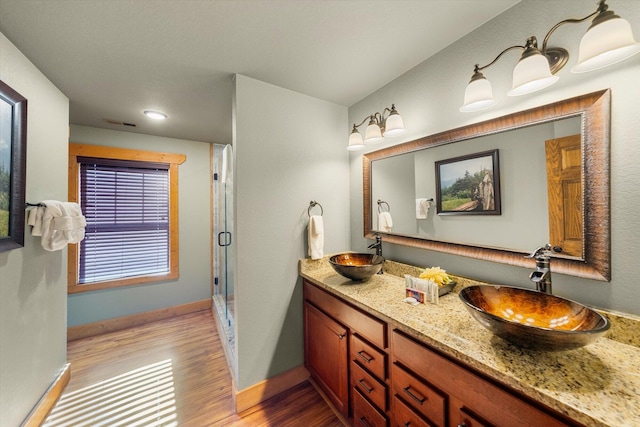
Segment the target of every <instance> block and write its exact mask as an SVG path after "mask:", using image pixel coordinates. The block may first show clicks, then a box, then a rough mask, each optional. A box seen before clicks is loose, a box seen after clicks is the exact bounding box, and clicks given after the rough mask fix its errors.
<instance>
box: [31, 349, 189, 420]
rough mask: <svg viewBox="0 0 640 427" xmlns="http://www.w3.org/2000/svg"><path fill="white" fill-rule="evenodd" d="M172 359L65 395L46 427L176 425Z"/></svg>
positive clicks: (50, 416)
mask: <svg viewBox="0 0 640 427" xmlns="http://www.w3.org/2000/svg"><path fill="white" fill-rule="evenodd" d="M175 403H176V401H175V390H174V384H173V369H172V366H171V359H167V360H163V361H162V362H158V363H154V364H152V365H147V366H144V367H142V368H138V369H135V370H133V371H130V372H127V373H124V374H122V375H118V376H116V377H113V378H109V379H108V380H105V381H101V382H99V383H96V384H93V385H90V386H88V387H85V388H83V389H81V390H76V391H74V392H72V393H68V394H64V395H63V396H62V397H61V398H60V400H59V401H58V404H57V405H56V406H55V408H54V409H53V411H52V412H51V414H50V415H49V417H48V418H47V421H46V422H45V423H44V424H43V427H69V426H74V427H78V426H92V427H97V426H109V427H115V426H127V427H132V426H145V427H146V426H177V425H178V423H177V420H176V417H177V414H176V406H175Z"/></svg>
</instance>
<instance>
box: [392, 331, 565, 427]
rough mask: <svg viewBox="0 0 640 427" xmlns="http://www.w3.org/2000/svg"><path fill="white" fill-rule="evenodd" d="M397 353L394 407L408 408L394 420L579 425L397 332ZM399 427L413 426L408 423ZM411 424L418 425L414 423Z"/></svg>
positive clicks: (475, 425)
mask: <svg viewBox="0 0 640 427" xmlns="http://www.w3.org/2000/svg"><path fill="white" fill-rule="evenodd" d="M391 349H392V350H391V354H392V363H393V371H392V372H393V395H394V402H395V403H398V402H400V403H402V405H399V406H398V405H396V406H395V407H394V415H395V412H398V411H396V408H400V409H399V411H400V412H402V411H405V412H407V413H409V412H410V413H413V415H415V416H419V417H421V418H422V420H423V421H425V422H426V423H427V424H426V425H435V426H464V427H484V426H487V427H489V426H505V427H507V426H529V427H539V426H545V427H567V426H576V425H577V424H574V423H571V421H570V420H564V419H560V418H559V416H558V417H556V416H554V415H552V414H551V413H549V412H546V411H545V410H542V409H541V408H538V407H537V405H535V403H534V402H529V401H525V400H524V399H521V398H519V397H517V396H516V395H515V394H513V393H511V392H509V391H508V390H507V389H505V388H503V387H502V386H500V385H499V384H497V383H495V382H493V381H491V380H490V379H488V378H485V377H481V376H480V375H478V374H476V373H474V372H472V371H470V370H468V369H467V368H465V367H463V366H462V365H460V364H458V363H456V362H454V361H452V360H451V359H449V358H448V357H445V356H443V355H441V354H440V353H438V352H437V351H435V350H433V349H431V348H430V347H428V346H427V345H425V344H423V343H421V342H418V341H416V340H414V339H413V338H411V337H409V336H407V335H405V334H404V333H402V332H400V331H397V330H394V331H393V333H392V341H391ZM407 390H408V391H409V392H411V393H408V392H407ZM405 407H406V408H405ZM447 419H448V422H447ZM396 424H397V425H400V426H406V425H407V424H406V423H405V422H404V419H400V420H398V422H397V423H396ZM408 425H409V426H411V427H413V426H414V424H413V423H411V422H409V424H408ZM417 425H420V424H417Z"/></svg>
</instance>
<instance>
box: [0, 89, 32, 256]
mask: <svg viewBox="0 0 640 427" xmlns="http://www.w3.org/2000/svg"><path fill="white" fill-rule="evenodd" d="M26 155H27V99H26V98H25V97H24V96H22V95H20V94H19V93H18V92H16V91H15V90H13V89H12V88H11V87H10V86H9V85H8V84H6V83H5V82H3V81H1V80H0V252H4V251H8V250H11V249H16V248H21V247H23V246H24V224H25V188H26V187H25V185H26V184H25V182H26V162H27V157H26Z"/></svg>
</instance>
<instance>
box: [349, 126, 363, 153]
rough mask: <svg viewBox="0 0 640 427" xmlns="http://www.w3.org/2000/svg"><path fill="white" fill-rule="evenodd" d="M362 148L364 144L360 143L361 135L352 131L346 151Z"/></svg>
mask: <svg viewBox="0 0 640 427" xmlns="http://www.w3.org/2000/svg"><path fill="white" fill-rule="evenodd" d="M363 148H364V142H363V141H362V135H360V132H358V131H357V130H355V129H354V130H353V132H351V135H349V145H347V150H349V151H358V150H362V149H363Z"/></svg>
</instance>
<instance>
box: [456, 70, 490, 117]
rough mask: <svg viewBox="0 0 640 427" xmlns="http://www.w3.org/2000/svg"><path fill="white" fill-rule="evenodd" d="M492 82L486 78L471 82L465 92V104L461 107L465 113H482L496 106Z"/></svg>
mask: <svg viewBox="0 0 640 427" xmlns="http://www.w3.org/2000/svg"><path fill="white" fill-rule="evenodd" d="M495 103H496V100H495V99H494V98H493V89H492V88H491V82H490V81H489V80H487V79H486V78H480V79H477V80H471V82H469V84H468V85H467V88H466V89H465V90H464V104H462V107H460V111H462V112H463V113H469V112H472V111H480V110H484V109H485V108H489V107H491V106H492V105H495Z"/></svg>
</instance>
